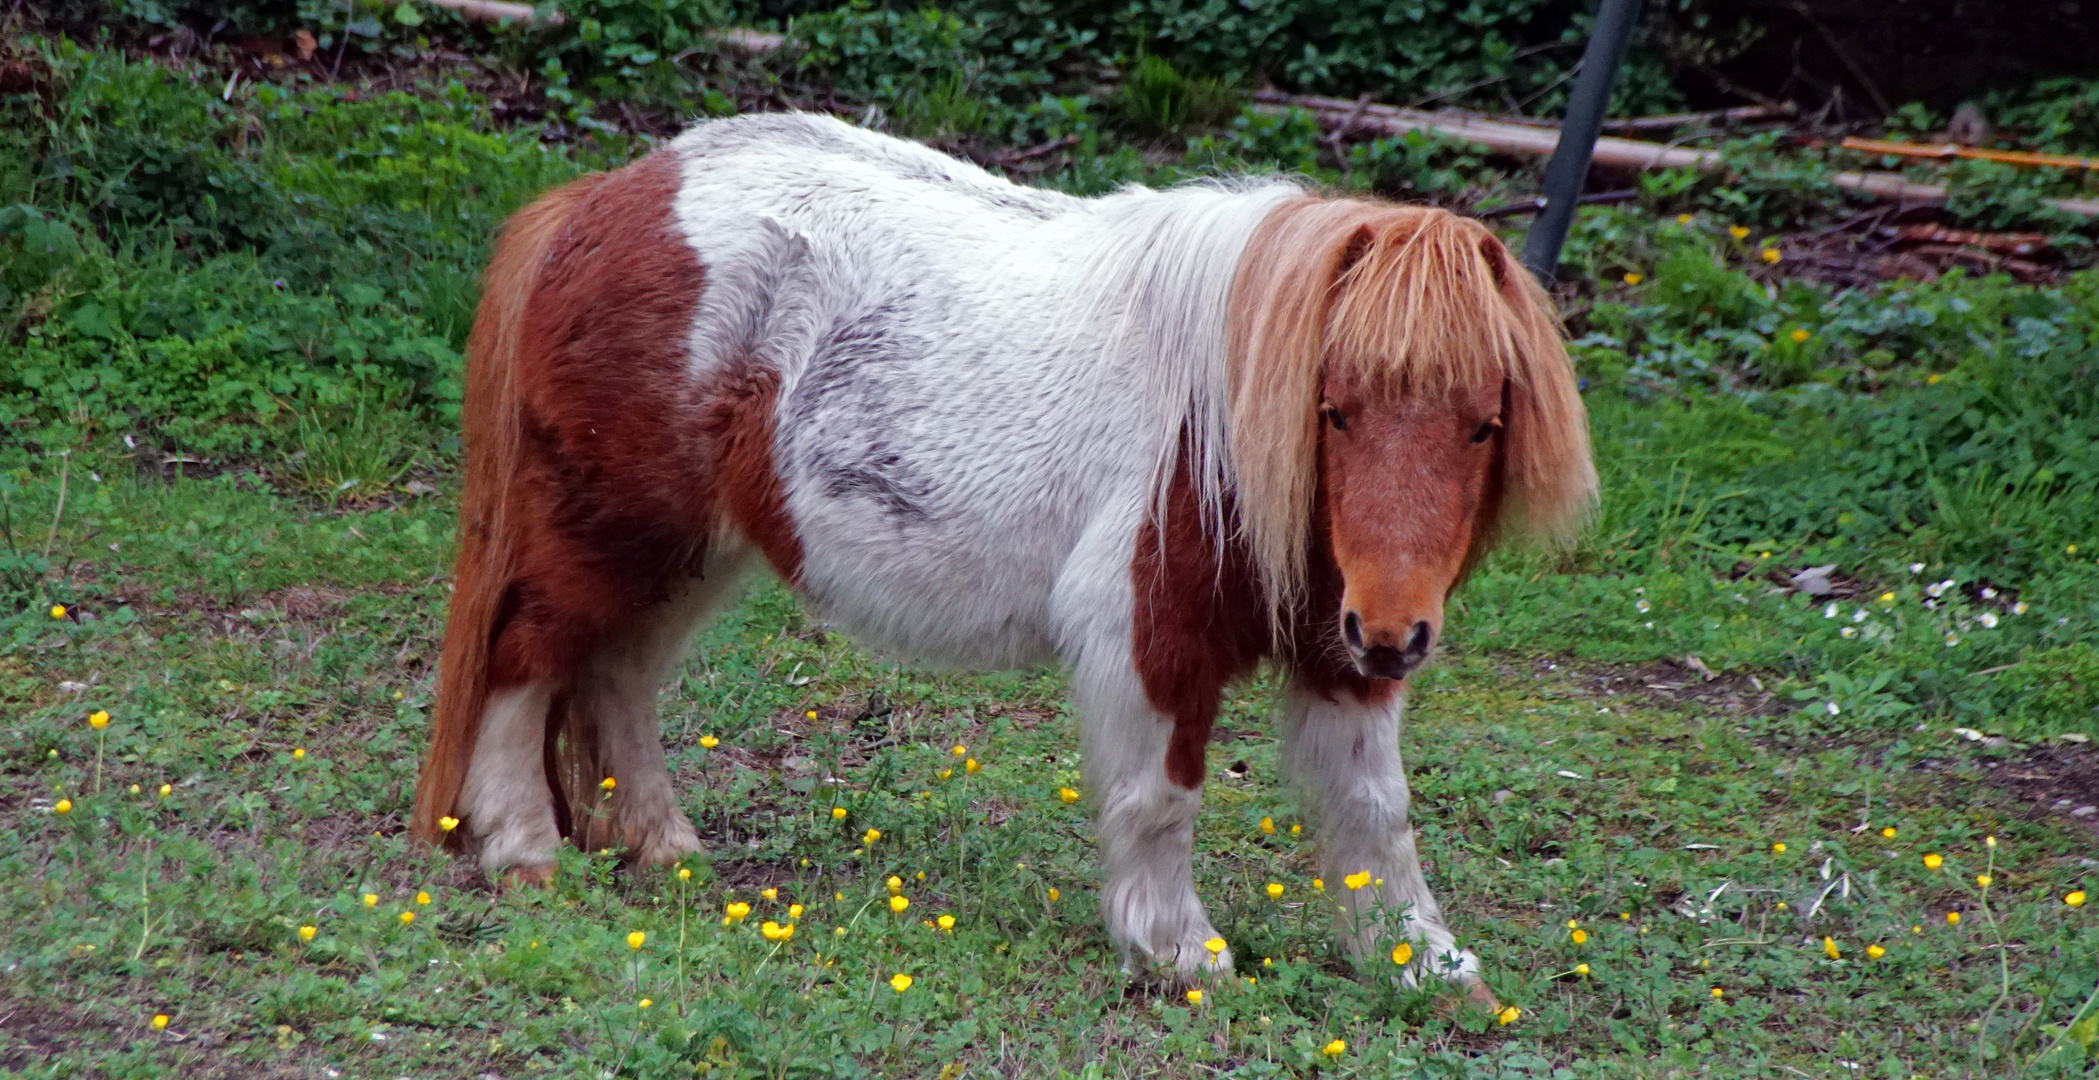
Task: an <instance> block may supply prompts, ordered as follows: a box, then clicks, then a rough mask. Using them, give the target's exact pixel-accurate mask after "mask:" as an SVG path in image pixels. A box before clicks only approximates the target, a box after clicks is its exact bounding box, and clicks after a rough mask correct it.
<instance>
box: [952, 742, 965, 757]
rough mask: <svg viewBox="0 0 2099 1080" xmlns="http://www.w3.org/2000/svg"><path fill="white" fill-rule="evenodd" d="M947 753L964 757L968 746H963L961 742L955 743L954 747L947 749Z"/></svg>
mask: <svg viewBox="0 0 2099 1080" xmlns="http://www.w3.org/2000/svg"><path fill="white" fill-rule="evenodd" d="M948 753H950V754H953V755H955V756H956V757H964V756H966V755H967V754H968V753H969V747H967V746H964V745H962V744H961V743H956V744H955V745H954V747H953V748H952V749H950V750H949V751H948Z"/></svg>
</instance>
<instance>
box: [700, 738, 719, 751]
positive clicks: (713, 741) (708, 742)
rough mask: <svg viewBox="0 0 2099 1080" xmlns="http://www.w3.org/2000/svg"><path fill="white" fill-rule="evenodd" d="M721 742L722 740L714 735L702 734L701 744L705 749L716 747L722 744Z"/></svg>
mask: <svg viewBox="0 0 2099 1080" xmlns="http://www.w3.org/2000/svg"><path fill="white" fill-rule="evenodd" d="M721 744H722V741H721V740H720V739H717V738H715V737H714V736H712V735H702V736H700V746H701V747H702V748H704V749H708V750H712V749H714V748H715V747H717V746H720V745H721Z"/></svg>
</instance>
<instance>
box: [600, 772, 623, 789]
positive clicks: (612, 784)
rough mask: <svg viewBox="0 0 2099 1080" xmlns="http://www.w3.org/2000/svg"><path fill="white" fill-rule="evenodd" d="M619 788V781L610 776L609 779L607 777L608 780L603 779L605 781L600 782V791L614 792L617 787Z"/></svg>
mask: <svg viewBox="0 0 2099 1080" xmlns="http://www.w3.org/2000/svg"><path fill="white" fill-rule="evenodd" d="M618 786H619V781H617V780H614V779H613V778H611V777H609V776H608V777H606V778H605V779H603V780H600V781H598V787H599V789H601V790H604V791H611V790H612V789H613V788H616V787H618Z"/></svg>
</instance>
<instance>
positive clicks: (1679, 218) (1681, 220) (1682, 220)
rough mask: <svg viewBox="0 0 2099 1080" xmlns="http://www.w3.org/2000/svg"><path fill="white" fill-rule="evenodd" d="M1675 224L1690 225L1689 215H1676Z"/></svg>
mask: <svg viewBox="0 0 2099 1080" xmlns="http://www.w3.org/2000/svg"><path fill="white" fill-rule="evenodd" d="M1676 223H1677V224H1678V225H1689V224H1690V223H1691V215H1689V214H1678V215H1676Z"/></svg>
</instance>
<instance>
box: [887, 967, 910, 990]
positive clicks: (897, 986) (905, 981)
mask: <svg viewBox="0 0 2099 1080" xmlns="http://www.w3.org/2000/svg"><path fill="white" fill-rule="evenodd" d="M911 981H912V980H911V976H909V975H906V974H904V973H903V972H901V971H899V972H897V973H896V974H895V975H893V976H891V977H890V979H889V988H890V989H891V990H894V991H896V992H897V993H899V994H901V993H903V992H904V991H906V990H909V989H911Z"/></svg>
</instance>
